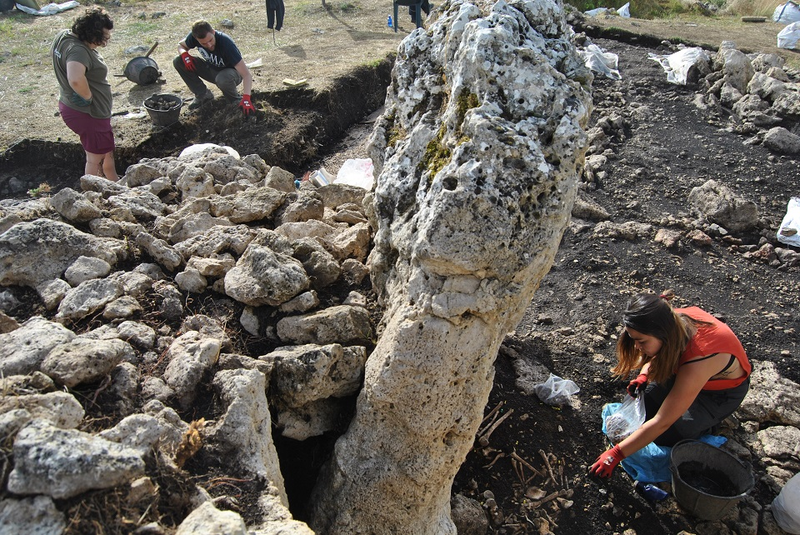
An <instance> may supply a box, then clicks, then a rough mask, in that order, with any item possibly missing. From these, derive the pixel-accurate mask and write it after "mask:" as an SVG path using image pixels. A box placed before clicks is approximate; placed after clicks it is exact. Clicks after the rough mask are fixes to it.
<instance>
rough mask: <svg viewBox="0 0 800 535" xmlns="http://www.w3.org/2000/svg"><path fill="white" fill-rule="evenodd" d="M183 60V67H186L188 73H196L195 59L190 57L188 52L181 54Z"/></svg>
mask: <svg viewBox="0 0 800 535" xmlns="http://www.w3.org/2000/svg"><path fill="white" fill-rule="evenodd" d="M181 59H182V60H183V66H184V67H186V70H187V71H192V72H194V71H195V70H196V69H197V66H195V64H194V58H193V57H192V56H190V55H189V52H188V51H184V52H181Z"/></svg>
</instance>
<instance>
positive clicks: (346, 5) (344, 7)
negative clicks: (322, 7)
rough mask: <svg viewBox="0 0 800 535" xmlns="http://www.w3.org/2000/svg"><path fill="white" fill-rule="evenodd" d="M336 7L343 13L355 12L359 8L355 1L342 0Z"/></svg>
mask: <svg viewBox="0 0 800 535" xmlns="http://www.w3.org/2000/svg"><path fill="white" fill-rule="evenodd" d="M336 7H337V9H338V10H339V11H341V12H342V13H355V12H356V11H357V10H358V6H357V5H356V4H354V3H353V2H342V3H340V4H338V5H337V6H336Z"/></svg>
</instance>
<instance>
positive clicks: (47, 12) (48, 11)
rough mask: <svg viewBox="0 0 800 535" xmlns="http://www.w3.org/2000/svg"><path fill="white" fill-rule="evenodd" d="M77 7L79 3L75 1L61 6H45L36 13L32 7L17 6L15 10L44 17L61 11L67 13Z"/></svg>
mask: <svg viewBox="0 0 800 535" xmlns="http://www.w3.org/2000/svg"><path fill="white" fill-rule="evenodd" d="M78 6H80V3H78V2H76V1H75V0H70V1H69V2H64V3H62V4H47V5H46V6H43V7H42V8H41V9H40V10H38V11H37V10H35V9H33V8H32V7H28V6H23V5H22V4H17V9H19V10H20V11H22V12H24V13H27V14H28V15H39V16H46V15H55V14H56V13H61V12H62V11H67V10H68V9H73V8H76V7H78Z"/></svg>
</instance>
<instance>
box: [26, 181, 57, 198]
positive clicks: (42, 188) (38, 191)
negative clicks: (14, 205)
mask: <svg viewBox="0 0 800 535" xmlns="http://www.w3.org/2000/svg"><path fill="white" fill-rule="evenodd" d="M51 189H52V188H51V187H50V184H48V183H47V182H42V183H41V184H39V187H36V188H33V189H29V190H28V195H29V196H31V197H39V196H40V195H45V194H47V193H50V191H51Z"/></svg>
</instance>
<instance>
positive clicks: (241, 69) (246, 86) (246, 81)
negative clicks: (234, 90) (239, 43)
mask: <svg viewBox="0 0 800 535" xmlns="http://www.w3.org/2000/svg"><path fill="white" fill-rule="evenodd" d="M233 68H234V69H236V72H238V73H239V75H240V76H241V77H242V93H243V94H245V95H252V94H253V93H251V91H252V90H253V75H252V74H250V69H249V68H248V67H247V65H245V63H244V60H243V59H242V60H239V63H237V64H236V65H234V67H233Z"/></svg>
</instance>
